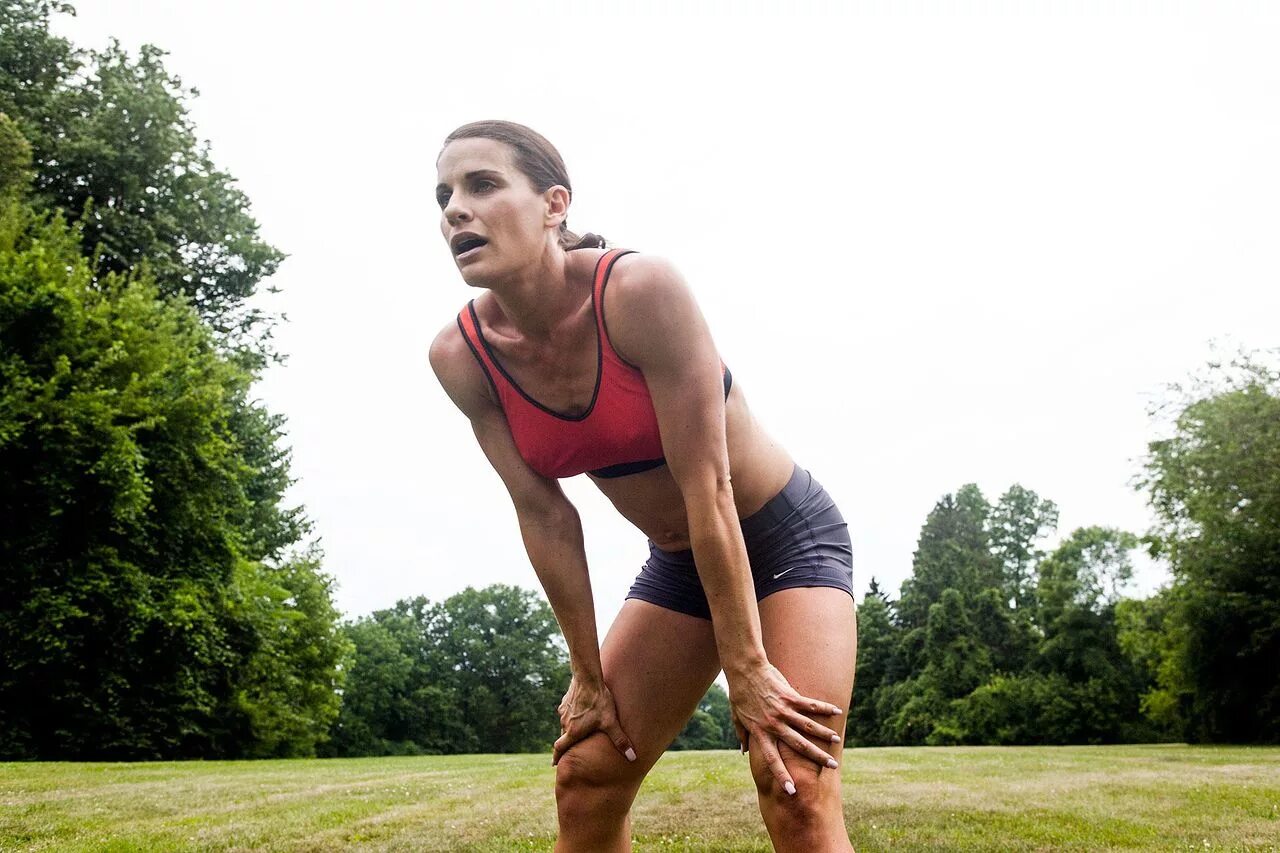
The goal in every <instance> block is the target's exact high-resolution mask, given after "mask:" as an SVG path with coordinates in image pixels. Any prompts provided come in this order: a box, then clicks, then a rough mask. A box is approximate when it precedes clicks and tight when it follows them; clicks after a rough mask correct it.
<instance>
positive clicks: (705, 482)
mask: <svg viewBox="0 0 1280 853" xmlns="http://www.w3.org/2000/svg"><path fill="white" fill-rule="evenodd" d="M681 492H682V494H683V497H684V504H685V508H686V510H687V512H688V513H689V518H690V521H692V520H693V519H694V518H695V517H700V518H705V517H706V516H708V515H712V516H714V515H728V516H732V517H733V518H735V519H736V518H737V514H738V510H737V506H736V504H735V502H734V499H733V481H732V478H731V477H730V476H729V470H728V468H727V467H726V468H725V469H724V470H723V471H708V472H707V473H706V474H703V475H701V476H699V477H697V478H695V479H693V480H692V481H691V482H689V481H686V482H685V483H683V484H682V488H681Z"/></svg>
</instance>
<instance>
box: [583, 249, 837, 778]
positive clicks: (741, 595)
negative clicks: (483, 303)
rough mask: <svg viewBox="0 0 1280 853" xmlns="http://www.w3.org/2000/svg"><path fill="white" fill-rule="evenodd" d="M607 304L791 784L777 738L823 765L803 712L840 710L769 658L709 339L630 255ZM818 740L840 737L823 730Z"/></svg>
mask: <svg viewBox="0 0 1280 853" xmlns="http://www.w3.org/2000/svg"><path fill="white" fill-rule="evenodd" d="M605 299H606V302H607V304H606V312H607V315H608V318H609V332H610V337H611V340H612V341H613V344H614V346H615V347H616V348H617V349H618V350H619V353H620V354H622V355H623V357H624V358H626V359H627V360H628V361H631V362H632V363H633V364H635V365H636V366H637V367H639V368H640V369H641V371H642V372H643V373H644V376H645V382H646V383H647V384H648V386H649V393H650V395H651V396H652V398H653V405H654V410H655V412H656V413H657V416H658V427H659V430H660V431H661V434H662V448H663V453H664V455H665V456H666V459H667V464H668V465H669V467H670V469H671V475H672V477H674V478H675V480H676V483H677V484H678V485H679V487H680V491H681V494H682V495H683V497H684V502H685V508H686V512H687V513H688V522H689V540H690V543H691V544H692V546H693V553H694V557H695V562H696V564H697V567H698V576H699V578H700V580H701V581H702V586H703V589H704V590H705V591H706V594H707V601H708V603H709V604H710V607H711V616H712V624H713V626H714V629H715V635H716V646H717V649H718V650H719V652H720V661H721V665H722V666H723V667H724V671H725V676H726V678H727V679H728V681H729V689H730V697H731V699H733V700H734V710H735V712H736V713H737V714H738V716H739V718H740V719H741V720H742V722H743V724H744V726H745V727H746V728H747V729H748V731H750V732H751V733H753V734H754V735H756V737H757V738H758V739H759V740H763V741H764V743H763V744H762V746H763V747H764V749H765V750H766V754H765V758H766V760H767V761H768V763H769V764H770V766H771V767H773V768H774V772H775V774H776V775H777V776H778V778H779V781H780V782H782V783H783V784H784V786H786V785H792V782H791V779H790V774H788V773H787V771H786V767H785V765H783V763H782V759H781V758H780V756H779V755H778V752H777V750H776V748H774V746H773V743H772V741H773V740H775V739H776V740H782V739H785V741H786V743H787V745H788V746H792V747H794V748H795V749H796V751H797V752H798V753H800V754H801V755H805V756H808V757H809V758H811V759H812V760H813V761H816V762H818V763H821V764H827V763H828V762H829V761H830V756H828V755H827V754H826V753H824V752H823V751H822V750H821V749H819V748H818V747H816V746H814V745H813V744H811V743H810V742H809V741H807V740H806V739H805V738H804V737H802V736H801V735H800V734H799V731H798V730H800V731H807V730H810V729H809V728H808V727H809V726H811V725H812V723H811V721H809V720H807V719H805V718H804V717H803V716H802V715H801V714H800V711H801V710H803V711H806V712H808V713H819V714H832V713H839V710H838V709H835V708H834V707H833V706H831V705H829V704H828V703H826V702H817V701H815V700H811V699H807V698H805V697H803V696H800V695H799V694H798V693H796V692H795V691H794V690H793V689H792V688H791V687H790V685H789V684H787V683H786V679H785V678H783V677H782V675H781V673H779V672H778V671H777V670H776V669H774V668H773V667H772V666H771V665H770V664H769V661H768V659H767V657H766V655H765V651H764V644H763V642H762V640H761V635H760V613H759V609H758V607H757V606H756V597H755V586H754V583H753V580H752V577H751V570H750V566H749V565H748V561H747V551H746V545H745V544H744V543H743V540H742V528H741V526H740V525H739V521H738V513H737V508H736V506H735V504H734V500H733V487H732V482H731V476H730V470H729V451H728V443H727V437H726V435H725V414H724V386H723V384H722V379H721V368H720V358H719V355H718V354H717V352H716V348H715V344H714V343H713V341H712V339H711V333H710V331H709V330H708V328H707V325H706V322H705V321H704V320H703V317H702V313H701V311H699V310H698V306H697V304H696V302H695V301H694V299H693V295H692V294H691V293H690V291H689V288H688V286H687V285H686V284H685V283H684V281H683V279H681V277H680V275H679V274H678V273H677V272H676V271H675V270H674V269H673V268H672V267H671V266H670V265H669V264H667V263H666V262H664V261H662V260H660V259H657V258H652V257H646V256H634V255H633V256H629V257H627V258H624V259H623V260H622V261H620V262H619V264H618V266H617V267H616V268H615V269H614V273H613V281H612V283H611V284H610V286H609V289H608V290H607V291H606V293H605ZM797 729H798V730H797ZM813 733H815V734H822V735H823V736H825V737H832V738H836V739H838V736H837V735H836V734H835V733H834V732H832V731H831V730H829V729H825V727H822V728H820V729H819V730H816V731H814V732H813ZM757 742H759V741H757ZM788 790H794V785H792V787H790V788H788Z"/></svg>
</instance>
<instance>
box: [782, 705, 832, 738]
mask: <svg viewBox="0 0 1280 853" xmlns="http://www.w3.org/2000/svg"><path fill="white" fill-rule="evenodd" d="M787 722H789V723H791V727H792V728H793V729H795V730H796V731H798V732H801V733H803V734H804V735H805V736H807V737H816V738H818V739H819V740H825V741H828V742H830V743H839V742H840V735H839V734H837V733H836V732H835V731H833V730H832V729H829V728H827V727H826V726H824V725H822V724H821V723H815V722H814V721H813V720H811V719H809V718H808V717H806V716H805V715H804V714H801V713H799V712H796V711H793V712H792V713H791V714H789V715H788V716H787Z"/></svg>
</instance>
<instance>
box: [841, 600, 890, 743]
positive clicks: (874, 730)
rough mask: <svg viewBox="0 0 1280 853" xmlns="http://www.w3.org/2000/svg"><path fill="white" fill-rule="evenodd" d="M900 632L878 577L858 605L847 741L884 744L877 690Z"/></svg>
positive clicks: (887, 671)
mask: <svg viewBox="0 0 1280 853" xmlns="http://www.w3.org/2000/svg"><path fill="white" fill-rule="evenodd" d="M898 635H899V632H898V630H897V629H896V628H895V627H894V624H893V608H892V605H891V604H890V603H889V601H888V598H887V596H886V595H885V594H884V593H883V592H881V591H880V587H879V584H877V583H876V579H875V578H874V577H873V578H872V579H871V587H870V589H868V591H867V594H866V596H865V597H864V598H863V600H862V606H860V607H859V608H858V671H857V679H856V680H855V681H854V685H853V697H852V699H851V700H850V703H849V722H848V725H847V726H846V728H845V743H846V744H849V745H850V746H870V745H874V744H878V743H880V722H881V721H880V718H879V716H878V715H877V713H876V691H877V690H879V689H880V686H881V685H882V684H883V683H885V681H886V679H887V677H888V675H889V674H890V671H889V666H890V662H891V660H892V658H893V656H894V654H895V652H896V646H897V644H898V640H899V636H898Z"/></svg>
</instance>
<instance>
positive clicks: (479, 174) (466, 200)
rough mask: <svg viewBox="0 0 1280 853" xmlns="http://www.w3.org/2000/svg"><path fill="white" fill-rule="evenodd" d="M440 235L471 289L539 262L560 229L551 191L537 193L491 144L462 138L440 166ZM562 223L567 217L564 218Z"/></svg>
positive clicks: (508, 152)
mask: <svg viewBox="0 0 1280 853" xmlns="http://www.w3.org/2000/svg"><path fill="white" fill-rule="evenodd" d="M436 171H437V174H438V178H437V180H438V181H439V183H437V184H436V202H437V203H438V204H439V205H440V233H441V234H443V235H444V239H445V242H446V243H448V244H449V251H450V253H451V254H452V255H453V260H454V263H456V264H457V265H458V269H459V271H460V272H461V273H462V278H463V280H464V281H466V282H467V283H468V284H473V285H481V286H483V285H485V284H487V283H489V282H492V281H495V280H498V279H501V278H502V277H503V276H504V275H509V274H511V273H512V272H515V271H517V270H520V269H522V268H524V267H526V266H528V265H529V264H531V263H535V262H537V260H538V258H539V257H540V256H541V254H542V253H543V252H544V251H545V250H546V247H547V231H548V228H549V227H550V228H552V229H554V228H557V227H558V226H559V222H558V221H557V220H556V218H555V215H554V213H555V211H554V210H553V208H554V207H555V205H554V204H549V197H550V196H551V195H552V194H553V193H552V191H551V190H548V192H547V193H539V192H537V191H535V190H534V188H533V185H532V184H531V183H530V181H529V179H528V177H526V176H525V174H524V173H523V172H521V171H520V170H519V169H518V168H516V165H515V152H514V151H513V150H512V148H511V146H509V145H507V144H506V143H504V142H497V141H495V140H492V139H458V140H455V141H453V142H450V143H449V144H448V145H447V146H445V149H444V151H442V152H440V159H439V160H437V161H436ZM560 218H563V217H560Z"/></svg>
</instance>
